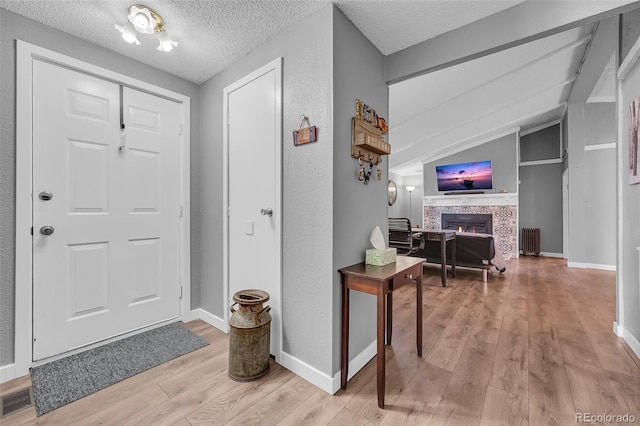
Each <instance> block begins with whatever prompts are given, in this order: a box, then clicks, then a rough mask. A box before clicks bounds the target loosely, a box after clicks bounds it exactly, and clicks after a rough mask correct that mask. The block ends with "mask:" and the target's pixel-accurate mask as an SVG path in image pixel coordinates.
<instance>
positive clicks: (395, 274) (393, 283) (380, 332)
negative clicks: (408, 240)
mask: <svg viewBox="0 0 640 426" xmlns="http://www.w3.org/2000/svg"><path fill="white" fill-rule="evenodd" d="M423 263H424V259H420V258H417V257H406V256H398V257H397V259H396V262H394V263H390V264H388V265H385V266H373V265H366V264H365V263H364V262H363V263H358V264H356V265H352V266H348V267H346V268H342V269H339V270H338V272H340V274H341V280H342V348H341V353H340V368H341V373H340V386H341V387H342V389H346V388H347V377H348V366H349V290H357V291H362V292H364V293H369V294H375V295H376V296H377V304H378V314H377V338H376V339H377V355H376V364H377V368H376V374H377V385H378V386H377V388H378V407H380V408H384V383H385V380H384V379H385V377H384V375H385V354H384V346H385V340H384V334H385V320H386V332H387V341H386V343H387V345H390V344H391V332H392V317H393V291H394V290H396V289H398V288H400V287H402V286H404V285H407V284H416V345H417V347H418V356H422V264H423ZM385 302H386V309H385Z"/></svg>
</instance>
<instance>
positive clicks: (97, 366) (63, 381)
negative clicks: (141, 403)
mask: <svg viewBox="0 0 640 426" xmlns="http://www.w3.org/2000/svg"><path fill="white" fill-rule="evenodd" d="M208 344H209V343H208V342H207V341H206V340H204V339H203V338H201V337H200V336H198V335H196V334H194V333H193V332H191V331H190V330H189V329H187V328H186V327H185V326H184V325H182V324H181V323H179V322H176V323H173V324H169V325H165V326H163V327H159V328H156V329H153V330H150V331H146V332H144V333H140V334H137V335H135V336H131V337H127V338H125V339H122V340H118V341H116V342H112V343H109V344H107V345H104V346H100V347H98V348H94V349H90V350H88V351H85V352H81V353H79V354H75V355H71V356H68V357H66V358H62V359H59V360H57V361H52V362H50V363H47V364H43V365H41V366H38V367H33V368H32V369H31V381H32V385H33V396H34V398H35V405H36V414H37V415H38V416H41V415H42V414H45V413H48V412H49V411H51V410H55V409H56V408H59V407H62V406H63V405H66V404H69V403H70V402H73V401H75V400H78V399H80V398H83V397H85V396H87V395H89V394H92V393H94V392H97V391H99V390H100V389H104V388H106V387H107V386H110V385H112V384H114V383H117V382H120V381H122V380H124V379H126V378H128V377H131V376H134V375H136V374H138V373H141V372H143V371H145V370H148V369H150V368H152V367H155V366H157V365H160V364H162V363H164V362H167V361H170V360H172V359H174V358H177V357H179V356H180V355H184V354H186V353H189V352H192V351H195V350H196V349H200V348H202V347H204V346H206V345H208Z"/></svg>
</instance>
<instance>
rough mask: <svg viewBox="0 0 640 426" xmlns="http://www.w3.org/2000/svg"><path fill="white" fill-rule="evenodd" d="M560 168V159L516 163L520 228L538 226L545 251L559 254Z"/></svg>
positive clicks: (560, 239)
mask: <svg viewBox="0 0 640 426" xmlns="http://www.w3.org/2000/svg"><path fill="white" fill-rule="evenodd" d="M562 171H563V166H562V163H557V164H544V165H538V166H525V167H520V193H519V194H518V203H519V210H518V213H519V215H520V217H519V225H520V229H522V228H540V251H542V252H545V253H555V254H562ZM521 246H522V245H521Z"/></svg>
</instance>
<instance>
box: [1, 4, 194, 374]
mask: <svg viewBox="0 0 640 426" xmlns="http://www.w3.org/2000/svg"><path fill="white" fill-rule="evenodd" d="M16 39H19V40H23V41H26V42H28V43H32V44H35V45H38V46H42V47H44V48H47V49H50V50H53V51H56V52H58V53H62V54H64V55H67V56H71V57H74V58H77V59H79V60H82V61H85V62H89V63H91V64H94V65H97V66H100V67H103V68H106V69H109V70H112V71H115V72H119V73H121V74H125V75H128V76H131V77H134V78H136V79H139V80H142V81H145V82H148V83H150V84H154V85H156V86H160V87H163V88H166V89H169V90H172V91H175V92H178V93H181V94H184V95H186V96H189V97H191V203H192V204H191V226H192V229H194V230H196V231H195V232H192V233H191V261H192V265H191V268H192V269H191V296H192V298H191V303H192V307H194V308H196V307H198V306H199V297H200V291H199V285H200V275H199V264H200V259H199V257H198V254H199V232H198V231H197V230H199V228H200V220H199V219H200V215H199V209H200V207H199V199H198V196H199V180H198V175H199V164H198V162H197V159H198V158H199V147H200V114H199V111H198V103H199V91H198V86H197V85H195V84H193V83H190V82H188V81H186V80H183V79H180V78H178V77H175V76H173V75H170V74H167V73H165V72H163V71H160V70H157V69H155V68H151V67H149V66H147V65H144V64H141V63H139V62H137V61H134V60H132V59H130V58H128V57H125V56H122V55H119V54H117V53H114V52H111V51H109V50H107V49H104V48H102V47H99V46H96V45H93V44H90V43H87V42H85V41H82V40H80V39H78V38H75V37H73V36H70V35H68V34H65V33H63V32H60V31H57V30H54V29H52V28H49V27H46V26H44V25H42V24H39V23H37V22H35V21H31V20H29V19H26V18H23V17H21V16H19V15H16V14H14V13H11V12H8V11H6V10H4V9H0V45H1V49H0V87H1V89H2V97H1V99H0V200H1V202H0V366H4V365H7V364H11V363H13V361H14V360H13V356H14V327H15V322H14V316H15V311H14V301H15V215H16V211H15V200H16V197H15V173H16V168H15V153H16V147H15V137H16V133H15V123H16V112H15V80H16V75H15V74H16V73H15V56H16V49H15V46H16V42H15V40H16Z"/></svg>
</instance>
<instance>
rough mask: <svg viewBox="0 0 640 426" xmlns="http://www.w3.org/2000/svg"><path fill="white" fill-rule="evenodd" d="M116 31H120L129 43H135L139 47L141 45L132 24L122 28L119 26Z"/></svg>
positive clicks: (128, 23)
mask: <svg viewBox="0 0 640 426" xmlns="http://www.w3.org/2000/svg"><path fill="white" fill-rule="evenodd" d="M115 27H116V30H118V31H120V33H121V34H122V38H123V39H124V41H126V42H127V43H135V44H137V45H138V46H139V45H140V41H139V40H138V36H137V35H136V29H135V28H134V27H133V24H132V23H131V22H127V23H125V24H124V25H122V26H120V25H118V24H116V25H115Z"/></svg>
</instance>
